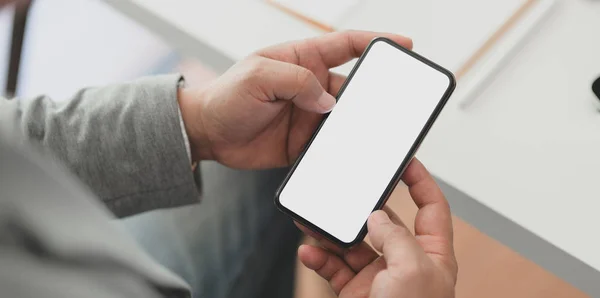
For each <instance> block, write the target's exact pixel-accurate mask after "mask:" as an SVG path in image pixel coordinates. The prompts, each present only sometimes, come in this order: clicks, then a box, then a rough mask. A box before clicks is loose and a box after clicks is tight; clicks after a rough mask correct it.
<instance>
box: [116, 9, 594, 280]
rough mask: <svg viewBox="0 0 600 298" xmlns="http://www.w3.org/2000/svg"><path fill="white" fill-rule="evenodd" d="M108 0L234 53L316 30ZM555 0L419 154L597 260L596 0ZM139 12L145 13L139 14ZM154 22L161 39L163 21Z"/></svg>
mask: <svg viewBox="0 0 600 298" xmlns="http://www.w3.org/2000/svg"><path fill="white" fill-rule="evenodd" d="M107 2H109V3H111V4H112V5H113V6H115V7H117V8H120V9H122V10H124V11H126V13H128V14H129V15H131V16H134V17H135V15H136V14H137V13H142V14H144V15H145V14H147V13H148V12H150V14H151V15H152V18H153V19H152V20H151V21H152V22H158V23H160V24H162V25H165V26H167V27H169V28H170V29H172V30H175V31H178V32H183V33H185V34H186V35H188V36H189V37H191V38H193V39H194V40H195V41H197V42H199V43H202V44H205V45H208V46H210V47H212V48H214V49H217V50H218V51H220V52H222V53H223V54H224V55H226V56H228V57H230V58H231V59H232V60H233V61H236V60H239V59H242V58H243V57H244V56H246V55H248V54H249V53H251V52H252V51H253V50H256V49H259V48H262V47H265V46H268V45H271V44H276V43H280V42H281V41H285V40H291V39H302V38H306V37H310V36H315V35H318V34H321V32H319V31H317V30H316V29H313V28H312V27H310V26H307V25H306V24H304V23H302V22H300V21H298V20H296V19H294V18H291V17H290V16H288V15H287V14H285V13H282V12H281V11H279V10H277V9H275V8H273V7H271V6H269V5H267V4H265V3H263V2H260V1H235V5H233V4H232V3H231V2H229V1H211V2H210V5H208V4H206V3H205V2H203V1H196V0H171V1H168V2H167V1H162V0H129V1H119V0H107ZM374 2H375V3H381V1H374ZM559 2H560V3H559V7H557V9H554V11H553V13H552V15H551V16H549V18H548V19H547V20H546V21H545V22H544V25H543V26H542V28H541V29H540V30H539V32H538V33H537V34H534V35H533V36H532V37H531V38H530V41H529V42H528V44H527V45H526V46H525V48H524V49H523V50H522V51H521V52H520V53H519V55H518V56H517V57H516V58H515V59H514V60H513V61H512V62H511V64H510V65H509V66H508V67H506V68H505V69H504V70H503V71H502V72H501V74H500V75H499V76H498V77H497V78H496V80H495V81H494V83H493V84H492V85H491V86H490V87H489V88H488V89H487V90H486V91H485V92H484V93H483V94H482V95H481V96H480V98H479V99H478V101H477V102H476V103H475V104H474V105H473V106H471V107H470V108H469V109H467V110H461V109H459V108H458V100H454V101H453V100H451V101H450V103H449V105H448V106H447V108H446V109H445V111H444V112H443V113H442V115H441V117H440V119H439V120H438V122H437V123H436V125H435V126H434V129H433V130H432V131H431V133H430V135H429V136H428V138H427V139H426V141H425V143H424V144H423V146H422V147H421V150H420V151H419V154H418V155H419V157H420V158H421V159H422V160H423V161H424V163H425V164H426V165H427V166H428V167H429V168H430V170H431V171H432V172H433V173H434V174H435V175H436V176H438V177H440V178H441V179H442V180H444V181H446V182H448V183H449V184H451V185H453V186H454V187H456V188H458V189H459V190H461V191H463V192H465V193H466V194H468V195H470V196H472V197H473V198H475V199H476V200H477V201H479V202H481V203H482V204H484V205H486V206H488V207H489V208H491V209H493V210H494V211H496V212H498V213H500V214H502V215H504V216H505V217H507V218H508V219H510V220H512V221H514V222H516V223H517V224H519V225H521V226H523V227H524V228H526V229H528V230H529V231H531V232H533V233H534V234H536V235H538V236H539V237H541V238H543V239H545V240H547V241H548V242H550V243H552V244H553V245H555V246H557V247H559V248H561V249H563V250H564V251H566V252H568V253H569V254H571V255H572V256H574V257H575V258H577V259H580V260H582V261H583V262H585V263H587V264H588V265H590V266H591V267H593V268H595V269H596V270H600V254H598V252H599V251H600V241H598V240H596V239H595V238H596V237H594V235H597V229H598V228H599V227H600V216H598V210H600V200H597V199H599V198H600V192H599V191H598V186H597V185H598V184H596V183H597V182H598V181H597V180H600V158H599V157H598V154H599V153H600V112H597V111H596V110H595V108H594V107H593V104H592V100H593V94H592V93H591V90H590V86H591V82H592V80H593V79H594V78H595V77H597V76H598V75H600V38H598V36H600V3H598V2H595V1H587V0H564V1H559ZM123 3H125V4H123ZM136 9H137V10H139V11H135V10H136ZM132 10H134V11H132ZM371 13H372V12H371ZM375 16H376V14H375ZM138 19H140V20H142V22H143V23H144V22H145V21H144V20H143V19H147V16H145V17H140V18H138ZM356 22H364V24H363V25H364V26H361V24H360V23H350V24H349V25H348V27H353V28H363V27H366V28H373V27H374V28H375V29H381V28H385V26H384V25H385V24H382V23H381V20H376V19H369V18H364V17H363V18H356ZM149 26H150V27H152V26H153V25H149ZM163 29H164V28H163ZM158 31H162V32H163V35H164V37H165V38H166V39H167V40H169V36H168V34H164V32H168V30H167V31H165V30H162V29H161V30H158ZM458 39H460V38H458ZM169 41H173V42H175V43H176V45H177V41H175V40H169ZM418 42H419V41H418V40H415V43H416V50H417V51H418V48H419V46H418ZM442 59H443V58H442ZM459 85H460V83H459Z"/></svg>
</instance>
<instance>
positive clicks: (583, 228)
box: [0, 0, 600, 298]
mask: <svg viewBox="0 0 600 298" xmlns="http://www.w3.org/2000/svg"><path fill="white" fill-rule="evenodd" d="M344 29H366V30H376V31H389V32H394V33H400V34H405V35H407V36H410V37H412V38H413V39H414V42H415V51H417V52H419V53H421V54H423V55H425V56H427V57H429V58H431V59H432V60H434V61H436V62H438V63H440V64H441V65H443V66H446V67H448V68H449V69H451V70H452V71H453V72H454V73H455V74H456V76H457V78H458V82H459V88H458V89H457V92H456V94H455V95H454V96H453V99H452V100H451V102H450V103H449V105H448V106H447V108H446V109H445V111H444V113H443V114H442V115H441V117H440V119H439V120H438V122H437V123H436V126H435V127H434V129H433V130H432V131H431V133H430V135H429V136H428V138H427V140H426V141H425V143H424V144H423V146H422V148H421V149H420V152H419V157H420V159H421V160H423V161H424V163H425V164H427V165H428V167H429V168H430V170H431V171H432V172H433V174H435V176H436V177H437V178H438V181H439V182H440V184H441V185H442V188H443V190H444V192H445V193H446V196H447V197H448V200H449V202H450V204H451V206H452V210H453V213H454V215H455V219H454V221H455V235H456V236H455V246H456V253H457V257H458V260H459V265H460V273H459V281H458V284H457V297H460V298H463V297H600V283H598V280H600V273H599V271H598V270H600V254H598V251H599V250H600V242H598V241H597V239H596V238H597V237H595V235H597V228H598V227H600V217H598V216H597V210H598V209H599V208H600V203H598V202H600V201H599V200H598V198H599V195H598V191H597V181H598V178H600V175H599V174H598V168H600V159H599V158H598V155H597V154H598V151H600V116H599V115H600V113H599V112H598V110H597V109H596V108H595V107H594V104H596V103H597V102H598V100H599V99H598V98H596V97H595V96H594V94H593V92H591V89H590V86H591V83H592V82H593V81H594V80H595V79H596V78H597V77H598V76H600V39H599V38H598V36H600V3H599V1H594V0H486V1H480V0H454V1H446V0H422V1H408V0H398V1H391V0H319V1H317V0H310V1H309V0H307V1H301V0H264V1H263V0H247V1H244V0H240V1H233V0H231V1H204V0H172V1H167V0H163V1H161V0H106V1H101V0H18V1H7V0H0V93H1V94H4V95H5V96H8V97H13V96H18V97H28V96H33V95H36V94H48V95H50V96H52V97H53V98H55V99H57V100H60V99H62V98H67V97H69V96H70V95H71V94H73V93H74V92H75V91H76V90H78V89H80V88H82V87H86V86H98V85H105V84H110V83H116V82H123V81H127V80H131V79H134V78H138V77H141V76H147V75H155V74H161V73H171V72H182V73H184V75H185V76H186V79H187V81H188V83H190V84H202V83H204V82H207V81H209V80H211V79H212V78H214V77H216V76H218V75H219V74H220V73H222V72H223V71H225V70H226V69H227V68H228V67H230V66H231V65H232V64H233V63H235V62H236V61H238V60H240V59H242V58H243V57H244V56H245V55H248V54H249V53H251V52H252V51H254V50H257V49H259V48H262V47H264V46H268V45H271V44H275V43H280V42H284V41H288V40H293V39H302V38H308V37H311V36H316V35H320V34H325V33H327V32H332V31H338V30H344ZM351 66H352V63H349V64H347V65H345V66H342V67H340V68H338V69H336V70H337V71H339V72H342V73H346V72H347V71H348V70H349V69H350V68H351ZM390 204H391V205H392V206H393V208H394V209H395V210H396V211H397V212H398V213H400V214H401V216H402V217H403V220H404V221H405V222H410V221H411V220H412V218H413V217H414V214H415V210H416V208H415V206H414V204H413V203H412V201H411V200H410V196H409V194H408V193H407V192H406V189H405V188H404V187H403V186H399V187H398V189H397V190H396V191H395V193H394V195H393V197H392V199H391V201H390ZM297 272H298V276H297V287H296V296H297V297H298V298H301V297H331V293H330V292H329V290H328V289H327V286H326V285H325V284H324V283H323V282H322V281H321V280H319V279H318V278H317V277H316V275H314V274H313V273H312V272H309V271H308V270H306V269H305V268H303V267H302V266H301V265H299V266H298V268H297Z"/></svg>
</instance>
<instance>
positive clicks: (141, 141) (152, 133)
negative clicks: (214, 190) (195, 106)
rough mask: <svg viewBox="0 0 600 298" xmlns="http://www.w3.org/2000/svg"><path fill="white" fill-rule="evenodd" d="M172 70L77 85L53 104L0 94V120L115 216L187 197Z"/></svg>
mask: <svg viewBox="0 0 600 298" xmlns="http://www.w3.org/2000/svg"><path fill="white" fill-rule="evenodd" d="M179 80H180V77H179V76H162V77H154V78H145V79H142V80H138V81H135V82H131V83H129V84H123V85H113V86H107V87H102V88H91V89H84V90H82V91H80V92H78V93H77V94H76V95H75V96H73V97H72V98H71V99H69V100H67V101H62V102H60V103H58V102H55V101H53V100H52V99H50V98H48V97H45V96H39V97H36V98H33V99H30V100H26V99H20V100H19V99H14V100H11V101H2V103H1V108H0V114H1V115H0V123H1V124H2V125H1V126H2V128H0V129H4V130H13V131H17V132H18V135H19V139H21V140H22V141H25V142H29V143H32V144H35V145H38V146H40V147H41V148H42V149H43V150H46V151H50V152H51V153H52V154H53V155H54V156H56V157H57V158H58V159H60V161H61V162H62V163H63V164H65V165H66V166H67V167H68V168H69V169H70V170H71V171H72V172H73V173H75V174H76V175H77V176H78V178H79V179H80V180H82V181H83V182H84V183H85V184H86V185H88V187H90V188H91V190H92V191H93V192H94V193H95V194H96V195H97V196H98V197H99V198H100V199H101V200H102V201H103V202H104V203H105V204H106V205H107V206H108V207H109V208H110V209H111V210H112V211H113V212H114V213H115V214H116V215H117V216H126V215H130V214H134V213H138V212H142V211H146V210H150V209H156V208H164V207H173V206H178V205H183V204H188V203H193V202H195V201H196V200H197V199H198V192H197V188H196V185H195V183H194V179H193V176H192V172H191V168H190V160H189V153H188V152H187V151H186V150H187V149H186V144H185V140H184V137H185V135H184V134H182V129H183V128H182V126H181V122H180V121H181V120H180V119H181V118H180V116H179V107H178V104H177V89H178V86H177V85H178V82H179Z"/></svg>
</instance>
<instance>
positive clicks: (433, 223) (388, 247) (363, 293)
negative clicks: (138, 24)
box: [298, 159, 458, 298]
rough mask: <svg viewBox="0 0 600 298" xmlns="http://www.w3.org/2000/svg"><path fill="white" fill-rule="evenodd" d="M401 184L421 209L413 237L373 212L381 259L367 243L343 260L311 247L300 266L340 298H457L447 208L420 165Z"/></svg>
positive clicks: (394, 220)
mask: <svg viewBox="0 0 600 298" xmlns="http://www.w3.org/2000/svg"><path fill="white" fill-rule="evenodd" d="M402 180H403V181H404V182H405V183H406V184H407V185H408V187H409V191H410V194H411V196H412V197H413V200H414V201H415V203H416V204H417V206H418V207H419V211H418V213H417V216H416V218H415V223H414V224H415V234H416V235H415V236H413V235H412V234H411V232H410V231H409V230H408V229H407V228H406V226H405V225H404V224H403V223H402V221H401V220H400V219H399V218H398V217H397V216H396V215H395V214H394V213H393V212H390V210H389V209H388V210H387V212H384V211H376V212H374V213H373V214H372V215H371V216H370V217H369V221H368V223H367V225H368V229H369V237H370V239H371V243H372V244H373V248H374V249H376V250H377V251H380V252H383V256H379V254H378V253H377V252H376V251H375V250H373V248H371V247H370V246H369V245H368V244H366V243H364V242H363V243H361V244H360V245H358V246H356V247H354V248H352V249H350V250H349V251H346V252H343V253H339V254H336V253H333V252H331V250H326V249H324V248H321V247H316V246H310V245H303V246H301V247H300V248H299V249H298V256H299V258H300V261H302V263H303V264H304V265H305V266H306V267H308V268H310V269H312V270H315V271H316V272H317V273H318V274H319V275H320V276H321V277H323V278H324V279H326V280H327V281H329V285H330V286H331V288H332V289H333V291H334V292H335V293H336V294H337V295H339V297H342V298H354V297H378V298H379V297H381V298H383V297H394V298H403V297H419V298H451V297H454V285H455V283H456V277H457V273H458V265H457V263H456V258H455V256H454V248H453V244H452V241H453V240H452V237H453V236H452V217H451V214H450V208H449V206H448V202H447V201H446V199H445V198H444V195H443V194H442V192H441V190H440V189H439V187H438V186H437V184H436V183H435V181H434V180H433V178H432V177H431V175H430V174H429V173H428V172H427V170H426V169H425V167H424V166H423V165H422V164H421V162H419V161H418V160H417V159H414V160H413V161H412V162H411V163H410V165H409V167H408V168H407V169H406V172H405V173H404V175H403V177H402ZM303 230H305V231H306V229H303ZM309 234H312V233H309ZM312 235H314V234H312ZM317 237H318V236H317ZM333 250H335V249H333Z"/></svg>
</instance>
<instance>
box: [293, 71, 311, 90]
mask: <svg viewBox="0 0 600 298" xmlns="http://www.w3.org/2000/svg"><path fill="white" fill-rule="evenodd" d="M311 80H312V73H311V72H310V70H308V69H306V68H299V69H298V70H297V71H296V82H297V83H298V86H299V87H300V88H307V87H309V86H310V84H311Z"/></svg>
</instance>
